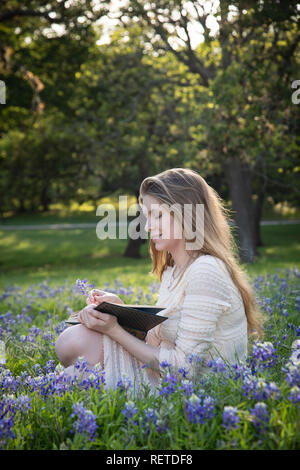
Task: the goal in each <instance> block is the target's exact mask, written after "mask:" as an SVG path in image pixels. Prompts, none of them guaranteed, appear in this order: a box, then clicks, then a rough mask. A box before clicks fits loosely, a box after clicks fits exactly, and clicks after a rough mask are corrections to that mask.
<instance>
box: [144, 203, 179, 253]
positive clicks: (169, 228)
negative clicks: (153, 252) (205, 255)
mask: <svg viewBox="0 0 300 470" xmlns="http://www.w3.org/2000/svg"><path fill="white" fill-rule="evenodd" d="M143 213H144V215H145V217H146V219H147V221H146V225H145V230H147V231H148V232H150V237H151V238H152V240H153V242H154V243H155V248H156V249H157V250H158V251H164V250H168V251H172V250H173V249H176V248H178V245H179V244H183V243H184V239H183V238H182V227H181V225H180V224H179V223H178V222H177V220H176V219H175V217H174V215H173V214H171V213H170V212H169V210H168V208H167V207H166V206H164V205H163V204H162V203H160V202H159V201H158V200H157V199H156V198H155V197H153V196H144V197H143Z"/></svg>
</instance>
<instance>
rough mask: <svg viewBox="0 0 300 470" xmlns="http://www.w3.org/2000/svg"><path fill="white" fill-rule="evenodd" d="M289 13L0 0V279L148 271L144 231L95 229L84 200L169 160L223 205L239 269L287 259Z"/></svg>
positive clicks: (292, 185) (296, 70) (295, 96)
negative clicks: (116, 235) (109, 235)
mask: <svg viewBox="0 0 300 470" xmlns="http://www.w3.org/2000/svg"><path fill="white" fill-rule="evenodd" d="M299 17H300V6H299V2H296V1H270V0H260V1H223V0H219V1H201V0H199V1H188V2H185V1H180V0H168V1H163V0H159V1H153V2H147V1H144V0H134V1H130V0H128V1H101V0H26V1H25V0H24V1H22V0H20V1H15V0H2V2H1V7H0V79H1V80H2V88H1V96H0V98H1V104H0V199H1V205H0V217H1V220H0V243H1V254H0V263H1V275H0V287H3V286H6V285H7V284H9V283H11V284H20V285H24V286H25V285H28V284H29V283H31V282H37V281H40V280H43V279H48V280H49V282H55V283H57V282H61V281H62V280H63V279H70V280H74V279H76V278H77V277H80V276H82V277H88V278H89V279H90V280H91V281H96V282H99V283H102V284H101V285H103V283H104V282H105V281H107V280H112V279H116V278H119V279H121V280H122V281H124V282H128V283H129V282H132V283H139V285H143V283H146V282H148V281H149V279H150V278H149V276H148V273H149V270H150V268H151V259H150V255H149V253H148V242H147V240H146V241H145V240H144V241H143V240H130V239H127V240H121V239H120V240H119V239H117V240H108V239H107V240H99V239H98V238H97V236H96V230H95V228H96V224H97V223H98V222H99V220H100V219H99V216H96V208H97V206H98V205H99V204H102V203H107V204H112V205H113V206H114V207H115V208H116V210H117V212H119V211H120V210H121V211H122V207H119V205H118V197H119V195H128V205H130V204H134V203H136V202H137V196H138V193H139V187H140V184H141V182H142V180H143V179H144V178H145V177H147V176H150V175H154V174H156V173H158V172H161V171H163V170H166V169H168V168H173V167H185V168H191V169H194V170H196V171H197V172H199V174H201V176H203V177H204V178H205V179H206V181H207V182H208V184H210V185H211V186H212V187H213V188H214V189H215V190H216V191H217V192H218V193H219V194H220V196H221V197H222V198H223V199H224V200H225V201H226V205H227V207H229V208H230V209H231V210H232V214H233V218H234V225H233V231H234V234H235V237H236V240H237V243H238V246H239V252H240V260H241V262H242V263H243V265H244V267H245V270H246V271H247V272H248V273H249V274H250V275H261V274H264V273H268V272H269V273H270V272H273V271H276V270H277V269H282V268H285V267H289V266H295V265H298V266H299V261H300V241H299V228H300V226H299V220H300V208H299V206H300V184H299V174H300V137H299V129H300V56H299V44H300V41H299V39H300V31H299ZM129 219H130V218H129Z"/></svg>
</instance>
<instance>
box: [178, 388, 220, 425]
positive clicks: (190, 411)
mask: <svg viewBox="0 0 300 470" xmlns="http://www.w3.org/2000/svg"><path fill="white" fill-rule="evenodd" d="M200 393H201V392H200ZM185 412H186V416H187V419H188V421H191V422H193V423H200V424H203V423H205V422H206V421H207V420H209V419H212V418H213V417H214V416H215V400H214V399H213V398H212V397H210V396H209V395H206V396H205V395H202V396H200V397H199V396H198V395H196V394H195V393H193V394H192V395H191V396H190V397H189V398H188V399H186V400H185Z"/></svg>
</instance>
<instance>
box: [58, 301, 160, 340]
mask: <svg viewBox="0 0 300 470" xmlns="http://www.w3.org/2000/svg"><path fill="white" fill-rule="evenodd" d="M165 308H166V307H158V306H150V305H131V304H115V303H112V302H101V303H100V304H99V305H97V307H94V309H95V310H99V311H100V312H103V313H109V314H111V315H115V316H116V317H117V319H118V323H119V324H120V325H121V326H122V327H123V328H124V329H125V330H127V331H128V332H129V333H130V334H132V335H133V336H136V337H137V338H139V339H142V340H144V339H145V338H146V336H147V332H148V331H149V330H151V329H152V328H154V327H155V326H157V325H159V324H160V323H162V322H163V321H165V320H167V319H168V317H163V316H161V315H157V314H158V313H159V312H160V311H161V310H164V309H165ZM77 314H78V312H73V313H72V314H71V316H70V317H69V318H68V320H66V323H69V324H71V325H76V324H78V323H80V322H79V321H78V319H77Z"/></svg>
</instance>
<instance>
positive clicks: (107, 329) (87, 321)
mask: <svg viewBox="0 0 300 470" xmlns="http://www.w3.org/2000/svg"><path fill="white" fill-rule="evenodd" d="M94 307H97V304H90V305H88V306H87V307H85V308H84V309H83V310H81V311H80V312H79V313H78V319H79V321H80V322H81V323H82V324H83V325H84V326H86V327H87V328H89V329H90V330H94V331H97V332H98V333H103V334H106V335H108V336H109V335H110V334H111V333H112V332H113V331H115V330H116V328H117V326H118V325H119V323H118V319H117V317H115V316H114V315H110V314H108V313H103V312H99V311H98V310H95V309H94Z"/></svg>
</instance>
